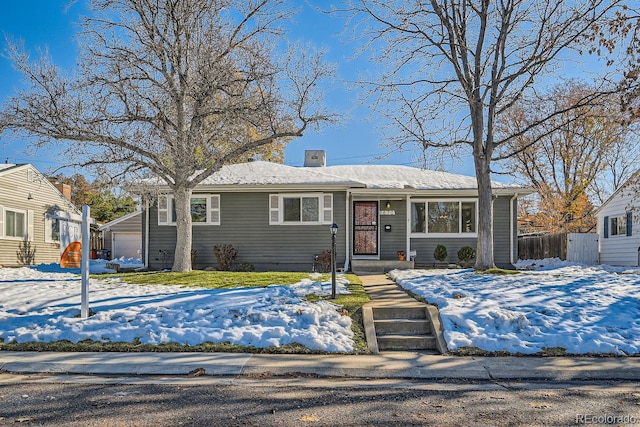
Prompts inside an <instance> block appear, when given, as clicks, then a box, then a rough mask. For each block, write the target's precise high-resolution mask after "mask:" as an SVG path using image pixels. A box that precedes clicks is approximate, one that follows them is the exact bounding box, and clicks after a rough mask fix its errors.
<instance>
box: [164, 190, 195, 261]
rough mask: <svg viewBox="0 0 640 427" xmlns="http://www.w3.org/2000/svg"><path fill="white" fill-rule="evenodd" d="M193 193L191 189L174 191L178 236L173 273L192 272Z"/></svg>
mask: <svg viewBox="0 0 640 427" xmlns="http://www.w3.org/2000/svg"><path fill="white" fill-rule="evenodd" d="M191 192H192V191H191V189H190V188H182V187H178V188H175V189H174V206H175V209H176V233H177V236H176V252H175V255H174V258H173V260H174V261H173V268H172V269H171V270H172V271H180V272H187V271H191V237H192V236H191V235H192V228H191ZM169 215H171V212H169Z"/></svg>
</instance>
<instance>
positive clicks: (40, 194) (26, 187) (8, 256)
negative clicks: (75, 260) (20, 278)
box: [0, 168, 70, 266]
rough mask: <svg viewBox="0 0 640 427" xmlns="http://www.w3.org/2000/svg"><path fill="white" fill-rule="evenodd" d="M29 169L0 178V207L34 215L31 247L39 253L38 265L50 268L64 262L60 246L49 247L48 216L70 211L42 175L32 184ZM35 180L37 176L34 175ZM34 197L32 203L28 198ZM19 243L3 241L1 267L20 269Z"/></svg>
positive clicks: (61, 197) (17, 241) (16, 241)
mask: <svg viewBox="0 0 640 427" xmlns="http://www.w3.org/2000/svg"><path fill="white" fill-rule="evenodd" d="M28 170H29V168H22V169H19V170H16V171H13V172H10V171H8V172H7V173H6V174H4V175H2V176H0V206H4V207H5V208H13V209H20V210H25V211H30V212H32V213H33V239H32V242H31V247H32V248H35V249H36V254H35V263H36V264H48V263H53V262H59V261H60V245H59V244H57V243H45V214H46V212H47V211H48V210H49V209H51V210H54V211H55V210H61V211H66V212H69V211H70V207H69V205H68V204H67V203H66V202H65V200H64V196H62V194H61V193H60V192H59V191H57V190H56V189H55V188H53V187H52V186H51V185H50V184H49V183H48V182H47V181H45V180H46V178H44V177H43V176H42V175H37V176H38V177H39V179H41V180H42V181H39V180H34V181H33V182H29V179H28ZM34 176H36V175H35V172H34ZM29 193H31V195H32V196H33V199H32V200H28V199H27V197H28V195H29ZM19 245H20V241H19V240H14V239H10V238H3V237H0V265H2V266H16V265H18V257H17V255H16V251H17V250H18V246H19Z"/></svg>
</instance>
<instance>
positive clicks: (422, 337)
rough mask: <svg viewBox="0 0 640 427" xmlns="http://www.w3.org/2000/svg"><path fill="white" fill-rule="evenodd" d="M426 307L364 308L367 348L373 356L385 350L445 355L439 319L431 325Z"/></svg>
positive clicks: (416, 303) (401, 304)
mask: <svg viewBox="0 0 640 427" xmlns="http://www.w3.org/2000/svg"><path fill="white" fill-rule="evenodd" d="M429 307H432V308H433V309H435V307H433V306H428V305H427V304H423V303H420V302H418V301H416V302H415V303H411V302H409V303H406V302H405V303H398V305H389V304H388V302H387V303H382V304H381V303H377V302H371V303H368V304H366V305H365V306H363V308H362V310H363V318H364V324H365V334H366V337H367V344H368V346H369V350H370V351H371V352H372V353H379V352H380V351H388V350H404V351H409V350H424V351H437V352H440V353H446V352H447V348H446V343H445V341H444V337H442V331H441V326H440V322H439V319H438V318H437V317H436V321H435V322H434V321H433V319H432V316H433V315H434V314H435V315H436V316H437V310H436V311H435V313H433V312H432V311H431V310H430V309H429Z"/></svg>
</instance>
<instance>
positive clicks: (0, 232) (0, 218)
mask: <svg viewBox="0 0 640 427" xmlns="http://www.w3.org/2000/svg"><path fill="white" fill-rule="evenodd" d="M0 237H4V208H3V207H2V206H0Z"/></svg>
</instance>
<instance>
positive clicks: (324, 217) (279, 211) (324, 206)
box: [269, 193, 333, 225]
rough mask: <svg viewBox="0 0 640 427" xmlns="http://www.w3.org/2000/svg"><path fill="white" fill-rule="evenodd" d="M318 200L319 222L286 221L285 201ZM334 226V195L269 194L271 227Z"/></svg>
mask: <svg viewBox="0 0 640 427" xmlns="http://www.w3.org/2000/svg"><path fill="white" fill-rule="evenodd" d="M303 198H305V199H312V198H315V199H318V221H302V218H301V219H300V221H285V220H284V199H300V200H302V199H303ZM327 224H329V225H330V224H333V194H332V193H276V194H269V225H327Z"/></svg>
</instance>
